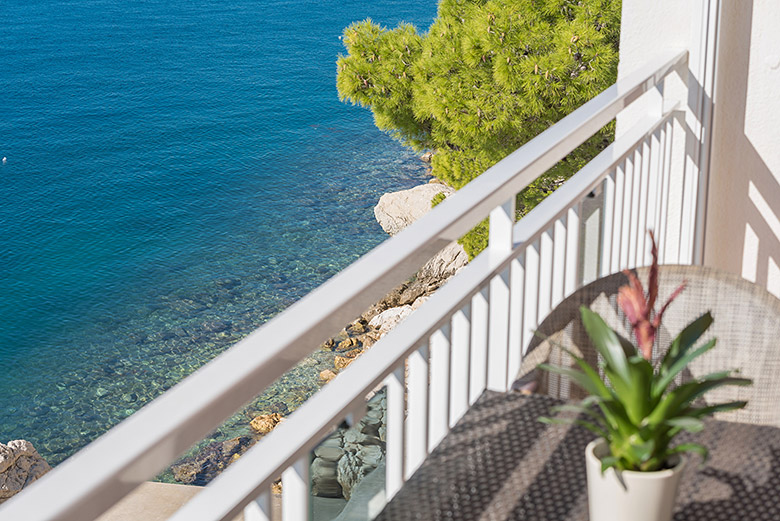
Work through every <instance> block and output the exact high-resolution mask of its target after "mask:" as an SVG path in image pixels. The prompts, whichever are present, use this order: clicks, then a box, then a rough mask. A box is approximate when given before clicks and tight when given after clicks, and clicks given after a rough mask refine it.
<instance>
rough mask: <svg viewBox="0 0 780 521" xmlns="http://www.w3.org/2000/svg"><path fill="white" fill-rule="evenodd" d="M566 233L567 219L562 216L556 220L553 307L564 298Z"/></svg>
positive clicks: (551, 303)
mask: <svg viewBox="0 0 780 521" xmlns="http://www.w3.org/2000/svg"><path fill="white" fill-rule="evenodd" d="M566 235H567V234H566V219H565V218H564V217H561V218H560V219H558V220H556V221H555V231H554V235H553V267H552V299H551V301H550V305H551V306H552V307H553V308H554V307H555V306H557V305H558V304H559V303H560V302H561V301H562V300H563V294H564V280H565V275H566Z"/></svg>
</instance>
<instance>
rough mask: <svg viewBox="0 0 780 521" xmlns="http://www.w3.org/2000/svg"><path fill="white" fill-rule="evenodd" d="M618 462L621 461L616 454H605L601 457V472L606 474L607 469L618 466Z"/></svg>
mask: <svg viewBox="0 0 780 521" xmlns="http://www.w3.org/2000/svg"><path fill="white" fill-rule="evenodd" d="M618 463H620V458H616V457H615V456H605V457H603V458H601V473H602V474H604V473H605V472H606V471H607V469H609V468H612V467H617V465H618Z"/></svg>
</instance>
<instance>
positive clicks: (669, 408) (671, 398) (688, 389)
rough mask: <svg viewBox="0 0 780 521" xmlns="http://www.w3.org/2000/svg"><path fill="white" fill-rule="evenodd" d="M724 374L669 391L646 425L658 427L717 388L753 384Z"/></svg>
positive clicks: (715, 374) (706, 377)
mask: <svg viewBox="0 0 780 521" xmlns="http://www.w3.org/2000/svg"><path fill="white" fill-rule="evenodd" d="M724 374H729V373H728V372H726V373H722V372H721V373H712V374H710V375H707V376H705V377H703V378H701V379H699V380H695V381H692V382H686V383H684V384H682V385H681V386H680V387H678V388H676V389H674V390H673V391H670V392H669V393H668V394H666V395H665V396H664V397H663V398H662V399H661V402H660V403H659V404H658V406H657V407H656V408H655V409H654V410H653V412H652V413H650V415H649V416H648V417H647V421H646V424H647V425H649V426H654V425H658V424H660V423H663V422H665V421H666V420H668V419H669V418H673V417H675V416H677V415H678V414H679V412H680V411H681V410H682V409H683V408H685V407H687V406H688V404H690V403H691V402H692V401H693V400H695V399H696V398H698V397H699V396H702V395H703V394H704V393H706V392H707V391H710V390H712V389H715V388H717V387H721V386H724V385H739V386H745V385H750V384H752V383H753V382H752V380H749V379H747V378H735V377H731V376H723V375H724Z"/></svg>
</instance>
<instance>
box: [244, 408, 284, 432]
mask: <svg viewBox="0 0 780 521" xmlns="http://www.w3.org/2000/svg"><path fill="white" fill-rule="evenodd" d="M282 420H284V416H282V415H281V414H279V413H275V412H274V413H271V414H261V415H259V416H255V418H254V419H253V420H252V421H251V422H250V423H249V426H250V427H252V429H254V430H255V431H256V432H259V433H260V434H268V433H269V432H271V431H272V430H274V427H276V426H277V425H279V423H280V422H281V421H282Z"/></svg>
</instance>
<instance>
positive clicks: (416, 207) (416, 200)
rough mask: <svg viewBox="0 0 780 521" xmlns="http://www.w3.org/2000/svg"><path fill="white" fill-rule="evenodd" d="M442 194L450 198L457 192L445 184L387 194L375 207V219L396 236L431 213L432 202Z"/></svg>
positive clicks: (416, 187)
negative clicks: (437, 195)
mask: <svg viewBox="0 0 780 521" xmlns="http://www.w3.org/2000/svg"><path fill="white" fill-rule="evenodd" d="M441 192H444V195H445V196H449V195H450V194H452V193H454V192H455V190H454V189H453V188H450V187H449V186H447V185H443V184H424V185H420V186H415V187H414V188H410V189H408V190H401V191H400V192H389V193H386V194H384V195H383V196H382V197H380V198H379V203H378V204H377V205H376V206H375V207H374V217H376V220H377V222H378V223H379V225H380V226H381V227H382V229H383V230H384V231H385V232H387V233H389V234H390V235H395V234H396V233H398V232H400V231H401V230H403V229H404V228H406V227H407V226H409V225H410V224H412V223H413V222H414V221H416V220H417V219H419V218H420V217H422V216H423V215H425V214H426V213H428V212H430V211H431V200H432V199H433V197H434V196H435V195H436V194H438V193H441Z"/></svg>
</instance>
